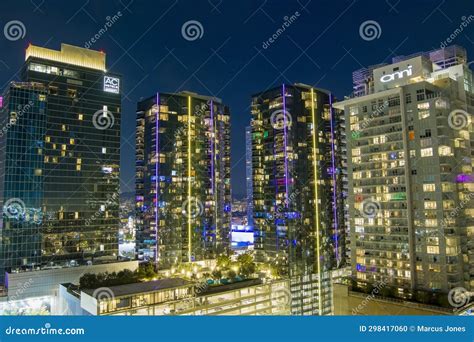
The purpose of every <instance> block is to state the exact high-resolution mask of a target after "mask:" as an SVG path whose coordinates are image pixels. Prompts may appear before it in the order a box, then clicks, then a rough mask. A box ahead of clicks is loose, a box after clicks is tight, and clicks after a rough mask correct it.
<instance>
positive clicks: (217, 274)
mask: <svg viewBox="0 0 474 342" xmlns="http://www.w3.org/2000/svg"><path fill="white" fill-rule="evenodd" d="M212 277H213V278H214V279H215V280H219V279H221V278H222V272H221V271H220V270H217V269H216V270H214V271H213V272H212Z"/></svg>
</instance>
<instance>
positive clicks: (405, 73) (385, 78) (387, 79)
mask: <svg viewBox="0 0 474 342" xmlns="http://www.w3.org/2000/svg"><path fill="white" fill-rule="evenodd" d="M411 68H412V66H411V65H410V66H409V67H408V68H407V69H405V70H402V71H395V72H394V73H392V74H387V75H383V76H382V77H380V82H383V83H386V82H391V81H394V80H395V79H397V78H398V79H400V78H403V77H405V76H411V75H412V69H411Z"/></svg>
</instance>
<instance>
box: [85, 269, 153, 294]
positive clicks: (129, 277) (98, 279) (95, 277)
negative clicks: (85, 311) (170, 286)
mask: <svg viewBox="0 0 474 342" xmlns="http://www.w3.org/2000/svg"><path fill="white" fill-rule="evenodd" d="M157 277H158V274H157V273H156V272H155V268H154V266H153V264H142V265H140V266H139V267H138V269H137V270H136V271H131V270H123V271H120V272H118V273H117V272H112V273H109V272H105V273H98V274H92V273H86V274H84V275H83V276H82V277H81V278H80V279H79V286H80V288H83V289H95V288H98V287H102V286H116V285H123V284H131V283H137V282H140V281H142V280H145V279H153V278H157Z"/></svg>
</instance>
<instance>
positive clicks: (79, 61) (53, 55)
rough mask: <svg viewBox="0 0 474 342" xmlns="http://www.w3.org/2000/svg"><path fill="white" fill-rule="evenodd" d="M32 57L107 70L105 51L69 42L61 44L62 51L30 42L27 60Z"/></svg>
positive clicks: (26, 55)
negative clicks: (69, 43)
mask: <svg viewBox="0 0 474 342" xmlns="http://www.w3.org/2000/svg"><path fill="white" fill-rule="evenodd" d="M30 57H34V58H40V59H45V60H49V61H53V62H59V63H64V64H71V65H76V66H80V67H83V68H90V69H96V70H101V71H106V67H105V53H104V52H101V51H95V50H89V49H85V48H81V47H78V46H73V45H68V44H61V50H60V51H57V50H52V49H47V48H44V47H40V46H36V45H32V44H30V45H29V46H28V48H27V49H26V54H25V61H26V60H28V58H30Z"/></svg>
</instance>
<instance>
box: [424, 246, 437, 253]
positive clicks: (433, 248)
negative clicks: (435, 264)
mask: <svg viewBox="0 0 474 342" xmlns="http://www.w3.org/2000/svg"><path fill="white" fill-rule="evenodd" d="M426 252H427V253H428V254H439V247H438V246H427V247H426Z"/></svg>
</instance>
